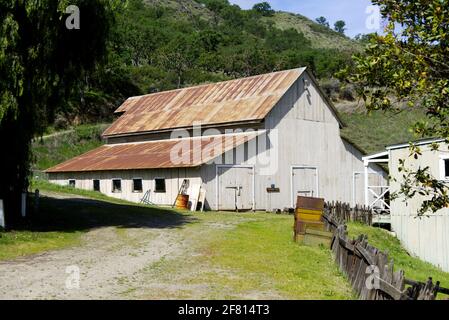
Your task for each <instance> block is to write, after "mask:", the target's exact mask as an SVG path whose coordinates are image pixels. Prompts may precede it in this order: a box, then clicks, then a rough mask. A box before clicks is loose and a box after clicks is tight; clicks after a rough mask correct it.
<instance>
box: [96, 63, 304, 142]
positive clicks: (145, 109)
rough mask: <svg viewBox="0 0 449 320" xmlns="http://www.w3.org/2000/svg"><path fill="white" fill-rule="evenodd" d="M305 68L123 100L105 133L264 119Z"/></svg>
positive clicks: (119, 133) (105, 134)
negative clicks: (117, 115) (114, 119)
mask: <svg viewBox="0 0 449 320" xmlns="http://www.w3.org/2000/svg"><path fill="white" fill-rule="evenodd" d="M304 71H305V68H301V69H293V70H287V71H280V72H274V73H269V74H263V75H258V76H253V77H249V78H243V79H237V80H230V81H225V82H219V83H213V84H206V85H201V86H196V87H190V88H184V89H178V90H172V91H166V92H160V93H153V94H148V95H144V96H139V97H132V98H129V99H128V100H126V101H125V102H124V103H123V104H122V105H121V106H120V107H119V108H118V109H117V110H116V113H123V114H122V115H121V116H120V118H118V119H117V120H116V121H115V122H114V123H113V124H112V125H111V126H110V127H109V128H108V129H106V131H105V132H104V133H103V135H104V136H113V135H121V134H129V133H137V132H151V131H160V130H168V129H174V128H186V127H191V126H193V124H194V123H201V125H212V124H226V123H233V122H241V121H255V120H259V121H260V120H263V119H264V118H265V117H266V116H267V114H268V113H269V112H270V111H271V109H273V107H274V106H275V105H276V103H277V102H278V101H279V100H280V99H281V98H282V96H283V95H284V94H285V93H286V91H287V90H288V89H289V88H290V87H291V86H292V85H293V83H294V82H295V81H296V80H297V79H298V78H299V77H300V76H301V74H302V73H303V72H304Z"/></svg>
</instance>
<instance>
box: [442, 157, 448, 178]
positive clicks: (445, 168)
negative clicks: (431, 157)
mask: <svg viewBox="0 0 449 320" xmlns="http://www.w3.org/2000/svg"><path fill="white" fill-rule="evenodd" d="M443 161H444V178H445V179H449V159H443Z"/></svg>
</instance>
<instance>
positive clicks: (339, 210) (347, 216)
mask: <svg viewBox="0 0 449 320" xmlns="http://www.w3.org/2000/svg"><path fill="white" fill-rule="evenodd" d="M325 209H326V210H327V212H328V213H329V214H330V215H332V216H333V217H334V218H338V219H339V220H340V221H341V222H342V223H343V222H348V221H357V222H361V223H364V224H367V225H369V226H371V225H372V224H373V212H372V210H370V209H369V208H367V207H365V206H355V207H354V208H351V206H350V205H349V204H348V203H343V202H339V201H337V202H334V201H332V202H326V204H325Z"/></svg>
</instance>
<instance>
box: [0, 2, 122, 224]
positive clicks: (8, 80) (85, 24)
mask: <svg viewBox="0 0 449 320" xmlns="http://www.w3.org/2000/svg"><path fill="white" fill-rule="evenodd" d="M68 5H76V6H77V7H78V8H79V12H80V28H79V29H68V28H67V27H66V19H67V18H73V17H71V16H69V14H67V13H65V11H66V8H67V6H68ZM117 5H118V3H115V1H103V0H71V1H51V0H40V1H33V2H29V1H19V0H3V1H1V2H0V149H1V150H2V157H1V160H0V161H1V170H0V199H3V200H4V205H5V213H6V220H7V223H8V224H9V225H10V224H11V223H14V222H15V221H17V220H18V217H19V216H20V203H21V201H20V198H21V193H22V192H24V191H25V190H26V189H27V187H28V180H29V176H30V163H31V160H32V154H31V152H30V144H31V140H32V139H33V138H34V137H35V136H36V135H40V134H42V133H43V131H44V129H45V128H46V126H47V125H48V123H50V122H51V121H52V120H53V117H54V114H55V112H56V111H57V110H58V109H63V108H64V101H65V100H66V99H67V97H69V96H70V95H71V94H72V93H73V92H76V91H77V90H79V86H78V85H79V80H80V79H82V78H83V77H84V76H85V75H86V74H87V73H88V72H89V71H90V70H93V69H95V66H96V65H97V63H98V62H100V61H101V60H102V58H103V57H104V56H105V54H106V40H107V36H108V34H109V30H110V27H111V24H112V23H113V15H112V12H113V10H114V9H117Z"/></svg>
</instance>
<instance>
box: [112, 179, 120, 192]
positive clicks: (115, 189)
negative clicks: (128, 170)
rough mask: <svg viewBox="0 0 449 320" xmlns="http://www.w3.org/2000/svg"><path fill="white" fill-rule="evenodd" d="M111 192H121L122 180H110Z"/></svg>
mask: <svg viewBox="0 0 449 320" xmlns="http://www.w3.org/2000/svg"><path fill="white" fill-rule="evenodd" d="M112 192H122V180H120V179H112Z"/></svg>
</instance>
